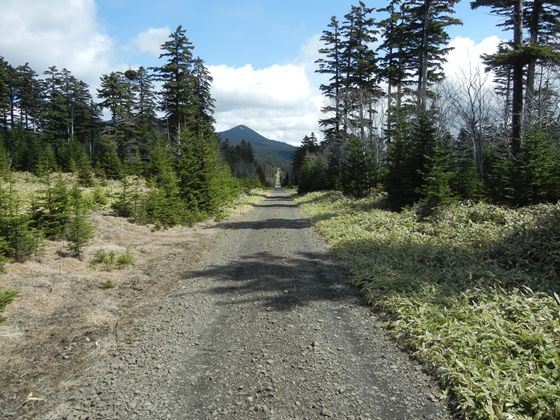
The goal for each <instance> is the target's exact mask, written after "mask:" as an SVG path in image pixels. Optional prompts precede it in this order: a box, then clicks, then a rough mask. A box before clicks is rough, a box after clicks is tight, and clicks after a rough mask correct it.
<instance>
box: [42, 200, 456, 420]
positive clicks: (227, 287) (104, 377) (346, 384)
mask: <svg viewBox="0 0 560 420" xmlns="http://www.w3.org/2000/svg"><path fill="white" fill-rule="evenodd" d="M213 229H218V230H219V232H218V233H217V234H216V237H215V238H216V242H215V244H214V246H213V248H212V249H211V250H210V251H209V253H208V254H206V255H205V256H203V258H202V259H201V260H200V261H199V262H198V263H197V264H196V265H195V266H194V267H192V268H191V269H190V270H189V271H188V272H186V273H183V275H182V276H181V277H180V278H178V279H177V285H176V286H175V287H174V289H173V290H172V291H171V292H170V293H169V294H168V295H167V296H166V297H165V298H164V299H163V300H162V301H161V302H160V304H159V305H157V306H156V307H154V308H153V310H152V311H151V313H149V314H148V315H147V316H145V317H144V318H142V319H141V320H138V321H137V322H136V323H135V324H134V326H133V328H131V331H130V333H128V334H127V335H126V336H125V337H123V338H121V339H120V341H119V344H118V346H117V347H116V348H115V349H114V350H113V351H111V352H110V353H109V354H107V356H108V357H106V358H104V359H103V360H101V361H100V362H99V365H98V366H95V367H94V368H92V369H89V370H88V371H86V372H85V373H84V374H83V376H82V377H81V378H79V379H76V380H75V381H74V383H73V384H71V386H70V389H71V392H69V394H68V395H65V396H64V397H63V398H61V401H60V403H59V404H58V405H57V406H56V407H54V408H53V409H52V410H51V412H50V413H49V414H48V415H47V417H48V418H103V419H106V418H115V419H116V418H127V419H128V418H145V419H148V418H149V419H160V418H161V419H206V418H224V419H282V420H284V419H315V418H329V417H330V418H337V419H338V418H340V419H360V418H361V419H421V418H425V419H440V418H450V417H451V414H450V412H449V411H448V409H447V405H446V403H447V402H446V400H445V399H443V400H442V399H440V398H439V397H438V395H440V394H441V392H440V391H439V390H438V388H437V386H435V384H434V383H433V381H432V380H431V379H430V378H429V377H428V376H427V375H426V374H425V373H423V371H422V369H421V368H420V366H419V365H418V364H417V363H416V362H415V361H413V360H412V359H411V358H410V357H409V355H408V354H407V353H405V352H404V351H402V350H401V349H399V348H398V346H397V345H396V344H395V343H394V342H393V341H392V340H391V339H390V338H389V337H388V335H387V333H386V331H385V330H384V329H383V327H382V325H381V322H380V321H379V320H378V319H377V317H376V316H375V315H374V314H373V313H372V312H371V309H370V308H368V307H367V306H365V304H364V301H363V299H362V298H361V297H360V294H359V292H358V291H357V290H356V289H355V288H354V287H353V286H351V285H350V284H349V283H348V282H347V280H346V279H345V275H344V273H343V272H342V270H340V269H339V267H338V265H339V264H338V263H337V261H336V259H334V258H333V257H332V255H331V254H330V252H329V251H328V250H327V248H326V247H325V245H324V242H323V241H322V240H321V239H320V238H319V237H318V236H317V235H316V234H315V233H314V232H313V231H312V228H311V225H310V222H309V221H308V220H307V219H306V218H304V217H303V216H302V214H301V212H300V211H299V209H298V208H297V206H296V205H295V204H294V203H293V201H292V200H291V199H290V197H289V196H288V195H287V194H286V193H285V192H284V191H282V190H275V191H274V192H273V193H272V194H270V195H269V196H268V197H267V198H266V199H264V201H263V202H262V203H261V204H260V205H258V206H256V208H254V209H253V210H251V211H249V212H247V213H246V214H245V215H242V216H238V217H236V218H233V219H229V220H226V221H224V222H222V223H221V224H219V225H217V227H215V228H213Z"/></svg>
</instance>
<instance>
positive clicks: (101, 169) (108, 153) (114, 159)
mask: <svg viewBox="0 0 560 420" xmlns="http://www.w3.org/2000/svg"><path fill="white" fill-rule="evenodd" d="M95 169H96V171H97V173H98V174H99V175H102V176H106V177H107V178H110V179H121V178H122V177H123V175H124V169H123V165H122V162H121V160H120V158H119V155H118V153H117V146H116V145H115V143H114V142H113V141H112V139H111V137H109V136H106V135H105V136H102V137H101V141H100V142H99V145H98V147H97V150H96V158H95Z"/></svg>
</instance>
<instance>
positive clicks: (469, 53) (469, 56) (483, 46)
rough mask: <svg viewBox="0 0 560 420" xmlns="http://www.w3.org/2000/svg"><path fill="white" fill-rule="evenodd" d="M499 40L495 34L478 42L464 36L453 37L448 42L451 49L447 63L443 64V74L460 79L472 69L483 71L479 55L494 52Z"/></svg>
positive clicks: (453, 78) (472, 70)
mask: <svg viewBox="0 0 560 420" xmlns="http://www.w3.org/2000/svg"><path fill="white" fill-rule="evenodd" d="M500 41H501V40H500V39H499V38H498V37H497V36H490V37H487V38H484V39H483V40H482V41H480V42H479V43H478V44H477V43H475V41H474V40H472V39H470V38H466V37H461V36H458V37H455V38H453V39H452V40H451V42H450V43H449V46H450V47H452V48H453V50H451V51H450V52H449V53H448V54H447V57H446V58H447V63H445V64H444V66H443V68H444V71H445V76H446V77H447V78H449V79H452V80H461V79H462V78H463V76H464V75H465V74H469V73H471V72H474V71H476V72H480V73H484V63H483V62H482V60H481V55H482V54H490V53H493V52H495V51H496V50H497V48H498V44H499V43H500Z"/></svg>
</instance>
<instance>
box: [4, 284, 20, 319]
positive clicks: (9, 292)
mask: <svg viewBox="0 0 560 420" xmlns="http://www.w3.org/2000/svg"><path fill="white" fill-rule="evenodd" d="M16 296H17V292H16V291H15V290H13V289H4V290H0V312H2V311H3V310H4V308H6V306H8V304H10V303H12V301H13V300H14V298H15V297H16ZM4 320H5V318H4V317H2V316H0V324H1V323H2V322H3V321H4Z"/></svg>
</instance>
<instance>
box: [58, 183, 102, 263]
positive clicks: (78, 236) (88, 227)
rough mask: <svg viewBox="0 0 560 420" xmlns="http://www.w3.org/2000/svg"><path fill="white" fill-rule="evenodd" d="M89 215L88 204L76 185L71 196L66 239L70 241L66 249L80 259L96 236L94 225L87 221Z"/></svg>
mask: <svg viewBox="0 0 560 420" xmlns="http://www.w3.org/2000/svg"><path fill="white" fill-rule="evenodd" d="M88 215H89V211H88V209H87V206H86V202H85V200H84V199H83V198H82V193H81V191H80V189H79V187H78V184H75V185H74V187H73V189H72V194H71V210H70V218H69V220H68V222H67V224H66V226H65V238H66V240H67V241H68V244H67V245H66V248H68V250H69V251H70V252H72V253H73V254H74V256H76V257H78V258H81V255H82V251H83V249H84V248H85V246H86V245H87V244H88V243H89V242H90V241H91V239H93V236H94V234H95V230H94V227H93V225H92V224H91V223H90V222H89V221H88V220H87V218H88Z"/></svg>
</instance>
